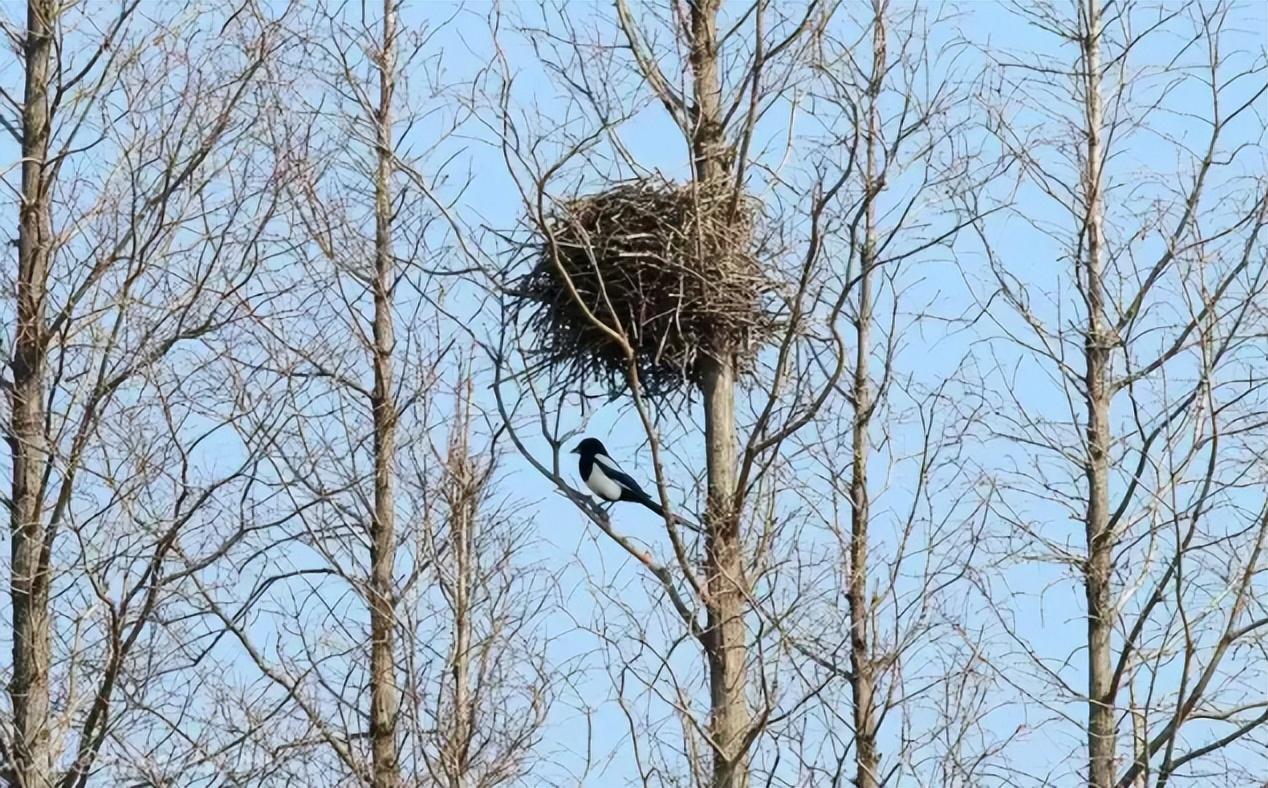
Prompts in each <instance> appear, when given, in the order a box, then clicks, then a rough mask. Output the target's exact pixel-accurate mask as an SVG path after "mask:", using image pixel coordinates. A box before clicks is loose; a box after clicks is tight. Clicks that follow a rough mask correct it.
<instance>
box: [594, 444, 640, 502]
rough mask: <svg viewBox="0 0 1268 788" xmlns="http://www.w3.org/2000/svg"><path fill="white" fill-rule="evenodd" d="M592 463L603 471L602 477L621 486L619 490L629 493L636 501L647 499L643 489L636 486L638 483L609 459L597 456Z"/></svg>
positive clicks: (601, 455) (604, 456)
mask: <svg viewBox="0 0 1268 788" xmlns="http://www.w3.org/2000/svg"><path fill="white" fill-rule="evenodd" d="M594 461H595V463H596V464H598V466H599V468H600V469H601V470H602V471H603V473H604V475H605V476H607V477H608V478H609V479H611V480H612V481H614V482H616V483H617V484H619V485H620V486H621V489H623V490H625V491H626V492H628V493H630V495H631V496H632V497H635V499H636V500H638V499H642V498H647V493H645V492H643V488H642V487H639V486H638V482H636V481H634V479H633V478H632V477H631V476H630V475H629V474H628V473H626V472H625V471H623V470H621V469H620V468H618V467H617V465H616V463H615V462H613V461H612V458H611V457H608V456H606V455H604V454H597V455H595V457H594Z"/></svg>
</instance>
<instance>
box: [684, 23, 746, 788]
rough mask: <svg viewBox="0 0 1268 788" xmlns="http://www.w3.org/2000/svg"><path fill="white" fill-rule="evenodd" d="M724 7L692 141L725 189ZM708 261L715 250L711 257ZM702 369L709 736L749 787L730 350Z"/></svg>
mask: <svg viewBox="0 0 1268 788" xmlns="http://www.w3.org/2000/svg"><path fill="white" fill-rule="evenodd" d="M720 5H721V2H720V0H701V2H698V3H695V4H694V5H692V8H691V20H690V21H691V53H690V62H691V71H692V77H693V80H692V82H693V93H694V99H695V107H694V112H693V117H692V120H693V122H694V124H695V126H694V128H693V129H692V134H691V153H692V159H693V162H692V164H693V168H694V171H695V177H696V180H697V182H698V183H702V184H709V187H708V188H716V186H717V184H718V183H719V182H721V180H722V179H723V178H724V177H726V175H727V173H728V158H729V157H728V151H727V145H726V139H725V136H724V133H723V132H724V128H723V123H722V108H721V90H722V88H721V82H720V77H719V73H718V29H717V17H718V8H719V6H720ZM705 251H706V253H708V250H705ZM711 350H712V352H713V356H712V357H710V358H708V359H706V360H705V361H703V362H702V363H701V365H700V367H701V368H700V390H701V392H702V394H703V396H704V419H705V427H704V430H705V452H706V464H707V466H708V480H707V483H708V504H707V506H706V509H705V522H704V525H705V529H706V531H707V537H706V553H707V556H706V561H707V568H706V571H707V572H708V588H707V591H708V598H707V600H706V608H707V615H708V622H707V629H706V631H705V635H704V638H703V645H704V649H705V652H706V659H707V662H708V665H709V702H710V717H709V736H710V738H711V739H712V741H713V779H712V785H713V786H714V788H742V787H743V786H746V785H747V784H748V761H747V757H746V752H745V750H746V749H747V741H746V739H747V737H748V734H749V726H750V719H749V708H748V699H747V697H746V695H745V685H746V679H747V676H746V672H747V663H748V647H747V635H746V632H745V625H744V600H745V592H744V549H743V542H742V540H741V538H740V511H739V495H738V493H737V491H736V488H735V485H736V446H737V438H736V428H735V363H734V358H733V357H732V353H731V350H730V349H729V348H713V349H711Z"/></svg>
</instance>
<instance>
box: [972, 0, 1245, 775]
mask: <svg viewBox="0 0 1268 788" xmlns="http://www.w3.org/2000/svg"><path fill="white" fill-rule="evenodd" d="M1015 11H1016V13H1017V15H1018V17H1019V19H1020V20H1021V21H1023V22H1024V23H1025V24H1027V25H1029V26H1030V28H1032V29H1033V30H1034V31H1036V32H1042V33H1045V34H1048V35H1050V36H1053V37H1055V39H1056V41H1057V42H1058V43H1059V45H1060V46H1061V47H1063V49H1061V50H1059V51H1056V52H1052V53H1049V52H1047V51H1045V50H1044V49H1041V48H1035V49H1033V50H1031V51H1030V52H1026V53H1018V54H1016V55H1013V54H1008V55H1002V54H1001V55H998V56H997V61H998V66H999V71H998V72H997V79H998V83H997V90H999V91H1001V92H1002V95H1005V96H1007V97H1009V98H1010V99H1015V100H1016V101H1015V103H1011V104H1010V103H1007V102H1005V103H1001V104H996V105H992V106H990V107H989V108H988V110H987V111H988V112H989V113H990V119H991V124H992V130H993V132H994V133H995V135H996V136H997V138H998V139H999V140H1000V141H1001V143H1002V145H1003V147H1004V149H1005V152H1006V153H1007V154H1008V155H1009V156H1011V157H1012V159H1013V160H1014V161H1015V162H1016V163H1017V165H1019V167H1020V172H1021V173H1022V174H1023V175H1024V181H1023V184H1022V187H1021V188H1022V189H1023V190H1024V191H1025V192H1029V193H1030V194H1041V195H1044V196H1045V197H1046V198H1047V199H1048V200H1050V203H1049V204H1050V205H1051V206H1053V207H1054V208H1055V210H1056V212H1057V215H1058V216H1059V217H1060V220H1057V219H1055V218H1049V217H1047V216H1046V215H1041V210H1042V209H1040V208H1038V207H1030V208H1028V209H1027V211H1028V214H1029V215H1028V216H1026V217H1025V218H1026V219H1027V220H1028V221H1029V222H1030V224H1031V226H1032V228H1033V233H1032V235H1033V238H1034V239H1035V243H1034V245H1033V247H1032V248H1033V249H1035V252H1038V250H1039V249H1044V252H1042V253H1040V254H1044V253H1050V254H1051V255H1052V257H1054V258H1055V259H1057V260H1059V261H1061V262H1064V263H1068V265H1069V268H1068V269H1066V270H1064V271H1061V273H1060V274H1059V275H1058V277H1057V278H1056V279H1055V280H1054V282H1055V283H1054V284H1046V285H1045V284H1043V283H1042V282H1043V279H1042V278H1041V276H1040V275H1039V273H1038V270H1040V269H1036V268H1035V266H1036V259H1035V258H1036V255H1035V253H1034V252H1032V253H1031V254H1028V255H1026V257H1025V258H1024V259H1023V258H1021V257H1018V256H1017V251H1016V250H1010V249H1006V248H1005V245H1004V244H1003V243H1001V241H1000V240H999V237H1000V236H999V234H998V233H990V232H989V231H988V230H987V229H986V228H985V227H984V228H983V229H982V241H983V246H984V248H985V250H986V254H987V255H988V260H989V263H990V268H991V271H992V272H993V275H994V283H993V284H994V287H995V288H996V290H997V293H998V294H999V295H1000V296H1002V300H1003V301H1004V303H1006V304H1008V305H1009V306H1011V307H1012V309H1013V315H1012V316H1011V317H1009V318H1005V317H1002V316H997V317H996V320H997V325H998V326H1000V327H1001V328H1002V330H1003V331H1004V333H1005V334H1006V335H1007V336H1009V337H1011V338H1012V339H1013V340H1015V342H1016V343H1017V344H1016V346H1015V350H1014V351H1009V352H1008V353H1007V354H1004V353H1001V355H1000V356H999V357H997V358H998V359H999V361H998V362H997V363H1000V364H1002V365H1005V366H1008V367H1015V368H1016V370H1017V372H1016V373H1013V374H1016V375H1019V376H1029V375H1031V374H1032V371H1034V372H1039V371H1041V370H1042V374H1043V375H1045V377H1046V379H1047V380H1049V381H1050V382H1051V384H1052V386H1053V387H1054V388H1055V393H1056V396H1057V401H1058V402H1062V403H1064V409H1063V408H1062V407H1061V406H1057V407H1054V406H1053V405H1052V403H1051V402H1049V403H1047V404H1039V402H1038V401H1037V399H1036V397H1035V395H1033V394H1031V393H1030V392H1029V391H1027V390H1026V389H1027V388H1028V387H1027V386H1022V385H1020V384H1018V383H1016V382H1015V379H1014V380H1008V379H1005V380H1003V381H1001V382H1002V383H1003V384H1004V385H1005V386H1008V387H1009V388H1011V389H1012V392H1011V395H1006V401H1009V400H1011V404H1013V405H1015V406H1016V407H1009V408H1004V409H1003V410H1001V411H1000V413H1001V414H1007V415H1006V416H1005V417H1003V420H1002V421H1000V422H997V427H996V430H995V432H996V434H997V436H998V437H999V438H1000V439H1002V440H1003V441H1004V442H1012V443H1013V446H1014V447H1015V448H1014V449H1013V450H1011V451H1009V452H1008V454H1009V456H1010V459H1011V460H1012V461H1013V463H1015V464H1014V465H1013V467H1012V468H1011V469H1009V470H1008V471H1007V472H1005V471H1003V470H998V469H997V470H998V473H999V476H998V478H1000V479H1001V487H1002V489H1004V490H1005V491H1007V494H1005V495H1004V496H1003V497H1002V498H999V499H997V503H998V504H999V505H1000V509H999V510H998V513H999V514H1000V515H1001V516H1002V517H1003V521H1004V522H1005V523H1007V524H1008V526H1009V527H1010V528H1011V529H1013V530H1014V531H1015V532H1016V534H1017V538H1013V539H1009V540H1008V545H1009V549H1010V550H1011V551H1012V552H1013V553H1014V554H1015V555H1016V554H1020V555H1022V556H1025V557H1027V558H1029V557H1032V556H1033V557H1038V555H1041V554H1042V555H1046V556H1047V557H1049V558H1055V559H1056V560H1057V561H1058V562H1060V563H1061V564H1063V565H1065V566H1066V567H1068V568H1069V569H1070V570H1072V571H1073V572H1074V573H1075V575H1076V576H1077V578H1078V581H1079V583H1080V585H1081V586H1082V591H1083V608H1084V610H1083V612H1084V615H1085V621H1086V631H1085V632H1084V633H1083V635H1082V637H1081V638H1079V643H1080V646H1079V647H1078V648H1077V649H1075V650H1074V651H1078V652H1082V660H1081V661H1082V663H1083V665H1084V668H1083V670H1081V671H1077V672H1075V671H1072V670H1071V669H1070V668H1069V665H1070V663H1071V662H1072V661H1073V657H1074V656H1075V654H1074V651H1071V652H1070V653H1051V652H1050V651H1049V650H1048V649H1046V648H1042V647H1040V646H1039V645H1037V644H1035V642H1034V640H1033V637H1034V634H1033V633H1030V632H1027V631H1026V630H1027V628H1026V627H1025V626H1023V625H1019V623H1018V622H1016V621H1013V620H1011V619H1010V618H1008V617H1004V616H1001V618H1002V619H1003V621H1004V623H1005V624H1006V631H1008V632H1009V637H1010V638H1013V639H1014V642H1015V643H1016V645H1017V647H1018V648H1019V649H1020V651H1021V653H1022V654H1026V655H1029V657H1030V659H1029V660H1028V661H1029V663H1030V666H1029V670H1030V671H1033V675H1034V678H1035V679H1036V680H1037V681H1039V683H1040V684H1041V685H1046V686H1047V690H1046V692H1047V693H1048V694H1045V695H1044V697H1046V698H1048V699H1049V701H1050V703H1051V704H1052V705H1051V706H1050V708H1051V709H1052V710H1053V714H1054V715H1056V718H1055V719H1053V721H1052V724H1054V725H1056V724H1061V723H1060V722H1059V720H1061V719H1066V720H1068V719H1069V715H1068V713H1067V712H1066V711H1065V710H1064V709H1062V707H1061V702H1062V701H1071V700H1074V699H1078V700H1079V701H1080V702H1081V703H1083V704H1084V708H1085V713H1086V724H1085V725H1084V726H1083V728H1084V734H1085V739H1086V756H1087V759H1086V769H1085V771H1084V773H1083V777H1085V778H1086V779H1087V781H1088V782H1089V784H1091V785H1095V786H1115V785H1118V786H1123V787H1124V788H1125V787H1126V786H1129V785H1133V784H1149V783H1150V781H1151V780H1152V781H1156V782H1157V783H1158V784H1165V783H1167V782H1168V781H1169V780H1170V779H1172V778H1173V777H1179V776H1181V774H1182V773H1183V771H1182V770H1183V769H1184V768H1186V767H1187V766H1188V765H1189V764H1192V763H1194V762H1196V761H1197V760H1198V759H1201V758H1204V757H1218V754H1219V753H1220V752H1223V751H1225V749H1226V748H1228V747H1236V746H1237V744H1238V742H1239V741H1241V740H1243V738H1244V737H1246V736H1248V735H1249V734H1251V733H1253V731H1254V730H1255V729H1256V727H1257V726H1258V725H1259V724H1260V723H1261V722H1262V721H1263V719H1264V718H1263V717H1262V716H1261V715H1260V713H1259V712H1258V711H1252V710H1257V709H1259V708H1260V707H1261V705H1262V703H1263V702H1264V700H1263V699H1262V698H1257V697H1254V696H1251V697H1247V696H1246V693H1245V692H1244V690H1243V689H1242V688H1243V687H1245V686H1246V685H1245V684H1243V683H1242V682H1244V681H1245V674H1241V671H1243V670H1245V669H1246V666H1245V665H1237V666H1234V665H1233V664H1231V663H1232V662H1236V661H1237V657H1235V656H1233V654H1234V653H1235V652H1237V651H1238V650H1240V649H1246V648H1249V649H1254V650H1259V649H1261V648H1262V645H1261V641H1260V638H1259V632H1258V630H1259V619H1257V617H1256V614H1255V613H1254V612H1252V608H1253V607H1254V602H1253V592H1252V591H1251V588H1252V578H1253V577H1255V576H1256V575H1257V574H1258V573H1259V572H1261V571H1262V568H1263V567H1262V563H1261V558H1260V554H1261V544H1262V539H1263V534H1264V526H1265V521H1264V519H1263V517H1262V511H1263V498H1262V496H1255V495H1249V494H1248V493H1247V492H1246V491H1244V490H1243V485H1244V484H1245V481H1246V480H1247V478H1248V476H1250V475H1253V474H1256V473H1258V471H1257V470H1256V469H1257V467H1258V466H1259V464H1260V462H1261V460H1260V456H1261V455H1260V453H1259V451H1258V450H1257V449H1253V448H1251V446H1252V445H1253V444H1254V443H1255V442H1257V441H1259V440H1261V437H1259V436H1258V433H1257V431H1258V430H1259V429H1260V426H1259V421H1260V420H1259V419H1258V417H1257V416H1256V415H1254V414H1256V413H1257V412H1258V411H1259V410H1260V408H1262V396H1263V393H1264V392H1263V390H1262V384H1261V383H1260V382H1259V381H1258V379H1257V378H1258V376H1257V374H1256V373H1255V371H1254V369H1255V367H1256V366H1257V365H1258V361H1257V360H1255V359H1254V358H1253V354H1250V351H1249V348H1250V346H1251V344H1252V343H1253V342H1255V341H1257V340H1255V339H1254V338H1255V337H1256V336H1258V335H1259V334H1260V333H1261V332H1262V326H1261V323H1260V321H1261V320H1262V315H1263V304H1264V297H1265V294H1264V284H1265V281H1264V277H1265V271H1264V265H1263V250H1264V245H1263V239H1262V229H1263V226H1264V222H1265V218H1266V214H1265V205H1266V204H1268V203H1266V202H1265V200H1266V199H1268V191H1266V186H1268V184H1266V183H1265V181H1264V179H1263V177H1262V170H1261V171H1260V172H1259V173H1256V172H1255V168H1256V166H1257V165H1256V162H1259V165H1258V166H1260V167H1262V158H1259V159H1256V158H1255V157H1256V156H1257V155H1259V156H1260V157H1262V147H1261V143H1262V135H1263V127H1262V119H1260V120H1259V121H1258V122H1256V119H1255V117H1254V116H1255V114H1256V113H1257V110H1256V107H1257V106H1258V107H1262V101H1263V97H1264V96H1265V91H1266V90H1268V88H1265V87H1264V82H1263V74H1264V69H1265V59H1264V52H1263V50H1262V42H1259V43H1258V44H1251V46H1260V47H1261V48H1260V49H1259V50H1258V51H1255V50H1245V49H1241V48H1239V44H1238V41H1237V38H1238V33H1237V31H1236V24H1235V23H1234V22H1233V19H1234V18H1235V16H1236V13H1237V11H1236V9H1235V7H1234V6H1232V5H1230V4H1225V3H1219V4H1184V5H1180V6H1174V7H1168V6H1161V7H1155V6H1152V5H1149V4H1144V3H1128V4H1106V3H1102V2H1100V0H1085V2H1080V3H1077V4H1076V5H1075V7H1074V8H1073V9H1071V10H1070V11H1069V12H1068V13H1067V12H1064V11H1062V10H1059V9H1057V8H1055V7H1052V6H1049V5H1046V4H1045V5H1041V6H1035V7H1030V6H1022V5H1018V6H1017V7H1016V8H1015ZM1174 36H1179V39H1180V43H1178V44H1176V45H1175V46H1174V47H1171V46H1169V45H1168V43H1167V42H1168V40H1169V39H1171V38H1172V37H1174ZM1067 53H1072V57H1067ZM1058 97H1059V98H1060V100H1059V101H1058V100H1056V99H1057V98H1058ZM1195 139H1200V142H1194V140H1195ZM1138 150H1148V151H1149V152H1148V153H1147V154H1144V155H1139V154H1138V153H1137V151H1138ZM1171 161H1175V162H1177V164H1178V168H1172V167H1170V166H1168V164H1169V163H1170V162H1171ZM1040 244H1042V246H1040ZM1038 506H1043V507H1051V508H1052V509H1054V510H1058V511H1063V512H1064V517H1065V518H1068V520H1065V519H1063V518H1057V517H1054V516H1053V514H1052V513H1047V514H1041V513H1040V512H1041V511H1042V510H1040V509H1036V508H1035V507H1038ZM1045 521H1047V522H1045ZM1067 521H1068V522H1070V523H1077V524H1078V527H1079V529H1080V533H1081V539H1082V545H1081V546H1080V547H1075V546H1073V545H1070V544H1068V543H1067V535H1066V533H1065V530H1064V527H1063V523H1064V522H1067ZM989 584H990V585H992V586H994V585H995V581H990V582H989ZM1018 613H1020V611H1013V614H1018ZM1239 674H1241V675H1242V678H1236V679H1235V678H1233V676H1236V675H1239ZM1031 691H1033V690H1031ZM1127 717H1130V718H1131V719H1130V722H1129V721H1128V720H1127V719H1126V718H1127ZM1199 720H1202V721H1199ZM1215 720H1218V721H1220V722H1219V723H1218V724H1214V725H1212V724H1211V721H1215ZM1124 728H1128V729H1130V730H1131V731H1133V738H1134V742H1135V744H1134V746H1133V748H1132V751H1133V752H1132V754H1131V755H1130V756H1124V755H1123V754H1122V749H1121V747H1120V739H1121V738H1122V734H1121V731H1122V730H1123V729H1124ZM1182 729H1183V730H1187V731H1188V733H1182ZM1221 729H1223V730H1221ZM1229 768H1231V765H1230V767H1229Z"/></svg>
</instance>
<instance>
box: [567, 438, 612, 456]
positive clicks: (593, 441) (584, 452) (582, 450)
mask: <svg viewBox="0 0 1268 788" xmlns="http://www.w3.org/2000/svg"><path fill="white" fill-rule="evenodd" d="M572 453H573V454H580V455H581V456H582V457H593V456H594V455H596V454H607V453H608V450H607V449H605V448H603V441H601V440H599V439H598V438H586V439H585V440H583V441H582V442H581V443H578V444H577V448H575V449H573V450H572Z"/></svg>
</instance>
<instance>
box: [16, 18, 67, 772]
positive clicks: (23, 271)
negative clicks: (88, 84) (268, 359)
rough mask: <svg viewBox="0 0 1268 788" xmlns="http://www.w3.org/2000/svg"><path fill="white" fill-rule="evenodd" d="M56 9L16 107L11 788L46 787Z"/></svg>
mask: <svg viewBox="0 0 1268 788" xmlns="http://www.w3.org/2000/svg"><path fill="white" fill-rule="evenodd" d="M56 13H57V11H56V8H55V6H54V4H52V3H50V2H48V1H47V0H31V2H29V3H28V4H27V30H26V39H25V41H24V42H23V56H24V58H25V61H26V88H25V93H24V98H23V105H22V202H21V207H20V209H19V219H18V279H17V283H16V290H17V326H16V334H15V336H14V343H13V359H12V361H11V362H10V367H11V369H12V372H13V390H12V394H11V400H10V403H11V411H10V424H9V436H8V438H9V448H10V452H11V453H12V458H13V460H12V465H13V479H12V482H13V485H12V501H13V505H12V509H11V510H10V521H9V523H10V524H9V536H10V550H11V556H10V560H11V566H12V575H11V577H10V593H11V598H12V602H13V677H12V680H11V681H10V684H9V696H10V699H11V702H12V704H13V728H14V730H13V750H14V752H13V760H14V764H13V769H14V774H13V777H14V782H15V783H16V784H17V785H20V786H23V788H42V787H43V786H47V785H50V784H52V781H53V756H52V747H51V742H50V731H49V668H50V664H51V645H50V637H49V582H50V579H51V578H50V575H49V551H50V548H51V545H49V544H48V532H47V529H46V528H45V526H44V523H43V499H44V495H43V477H44V473H45V469H46V467H47V464H48V451H47V446H46V444H45V435H44V363H45V350H46V326H45V317H44V306H45V297H46V295H47V288H48V274H49V270H48V269H49V262H50V257H51V250H52V236H53V231H52V215H51V198H52V195H51V193H50V189H51V184H50V183H49V182H48V181H47V179H46V172H45V162H46V160H47V158H48V147H49V136H50V129H49V106H48V86H49V54H50V51H51V49H52V44H53V41H52V37H53V22H54V17H55V15H56Z"/></svg>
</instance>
